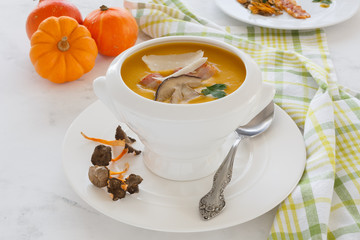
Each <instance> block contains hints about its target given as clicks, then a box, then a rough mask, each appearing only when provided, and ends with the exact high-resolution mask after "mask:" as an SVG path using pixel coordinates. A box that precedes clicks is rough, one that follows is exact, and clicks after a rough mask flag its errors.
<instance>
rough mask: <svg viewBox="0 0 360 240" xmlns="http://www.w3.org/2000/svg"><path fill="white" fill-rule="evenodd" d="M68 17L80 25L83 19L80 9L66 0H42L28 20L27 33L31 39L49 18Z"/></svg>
mask: <svg viewBox="0 0 360 240" xmlns="http://www.w3.org/2000/svg"><path fill="white" fill-rule="evenodd" d="M51 16H54V17H60V16H68V17H72V18H75V19H76V21H78V23H79V24H82V23H83V19H82V16H81V13H80V11H79V9H78V8H77V7H76V6H75V5H73V4H71V3H69V2H68V1H66V0H40V1H39V4H38V5H37V7H36V8H35V9H34V10H33V11H32V12H31V13H30V14H29V16H28V18H27V20H26V33H27V35H28V38H29V39H31V36H32V35H33V33H34V32H35V31H36V30H37V29H38V27H39V25H40V23H41V22H42V21H43V20H45V19H46V18H48V17H51Z"/></svg>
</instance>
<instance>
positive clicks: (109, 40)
mask: <svg viewBox="0 0 360 240" xmlns="http://www.w3.org/2000/svg"><path fill="white" fill-rule="evenodd" d="M84 26H85V27H87V28H88V29H89V31H90V32H91V35H92V37H93V38H94V39H95V41H96V44H97V47H98V49H99V53H101V54H103V55H105V56H117V55H119V54H120V53H122V52H123V51H124V50H126V49H128V48H129V47H132V46H134V45H135V42H136V40H137V36H138V26H137V23H136V20H135V18H134V17H133V16H132V15H131V13H130V12H129V11H128V10H126V9H124V8H118V7H114V8H108V7H107V6H105V5H102V6H101V7H100V8H99V9H97V10H94V11H92V12H91V13H89V14H88V15H87V16H86V17H85V19H84Z"/></svg>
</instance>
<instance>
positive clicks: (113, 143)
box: [81, 132, 125, 146]
mask: <svg viewBox="0 0 360 240" xmlns="http://www.w3.org/2000/svg"><path fill="white" fill-rule="evenodd" d="M81 135H83V137H84V138H86V139H88V140H91V141H94V142H99V143H102V144H105V145H110V146H125V140H105V139H101V138H92V137H88V136H86V135H85V134H84V133H83V132H81Z"/></svg>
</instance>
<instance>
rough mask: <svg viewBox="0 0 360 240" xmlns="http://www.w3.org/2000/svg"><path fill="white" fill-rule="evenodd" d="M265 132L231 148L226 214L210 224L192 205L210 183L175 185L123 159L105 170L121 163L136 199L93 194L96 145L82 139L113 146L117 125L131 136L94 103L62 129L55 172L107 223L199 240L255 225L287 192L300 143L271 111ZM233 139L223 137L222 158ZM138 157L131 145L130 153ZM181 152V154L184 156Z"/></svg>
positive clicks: (298, 165)
mask: <svg viewBox="0 0 360 240" xmlns="http://www.w3.org/2000/svg"><path fill="white" fill-rule="evenodd" d="M275 110H276V111H275V119H274V122H273V125H272V126H271V127H270V128H269V130H268V131H267V132H265V133H263V134H262V135H260V136H259V137H256V138H253V139H250V140H248V141H244V142H243V143H242V144H240V146H239V150H238V152H237V155H236V159H235V163H234V172H233V179H232V181H231V182H230V184H229V186H228V187H227V189H226V190H225V198H226V201H227V206H226V208H225V209H224V210H223V212H222V213H221V214H220V215H219V216H217V217H216V218H214V219H212V220H210V221H204V220H202V219H201V217H200V214H199V211H198V203H199V199H200V198H201V197H202V196H203V195H204V194H205V193H207V192H208V190H209V189H210V187H211V184H212V176H208V177H205V178H202V179H200V180H196V181H187V182H177V181H170V180H166V179H163V178H160V177H158V176H157V175H155V174H153V173H152V172H150V171H149V170H148V169H147V168H146V166H145V165H144V163H143V159H142V155H141V154H140V155H139V156H132V155H126V157H124V158H123V159H121V160H120V161H119V162H116V163H115V164H114V165H111V166H110V168H111V169H114V170H116V169H121V168H122V167H123V165H124V163H125V162H129V164H130V169H129V171H128V173H129V174H130V173H135V174H139V175H140V176H142V177H143V179H144V180H143V182H142V183H141V184H140V192H139V193H136V194H133V195H127V196H126V198H124V199H120V200H118V201H112V199H111V197H110V196H109V194H108V193H107V192H106V189H99V188H97V187H94V186H93V185H92V184H91V183H90V182H89V180H88V177H87V172H88V169H89V166H91V162H90V158H91V155H92V152H93V150H94V147H95V146H96V145H97V143H95V142H92V141H89V140H86V139H84V138H83V137H82V136H81V134H80V132H84V133H85V134H87V135H88V136H92V137H97V138H105V139H114V134H115V129H116V127H117V126H118V125H121V126H122V127H123V128H124V130H125V131H126V132H127V133H128V135H129V136H134V137H135V138H136V139H137V136H136V135H135V134H134V133H132V132H131V130H130V129H128V128H127V127H126V125H125V124H123V123H121V122H119V121H117V120H116V119H115V117H114V116H113V115H112V114H111V113H110V111H109V110H108V109H107V108H106V107H105V106H104V105H103V104H102V103H101V102H100V101H97V102H95V103H94V104H92V105H90V106H89V107H88V108H87V109H85V110H84V111H83V112H82V113H81V114H80V115H79V116H78V117H77V118H76V119H75V120H74V122H73V123H72V124H71V126H70V127H69V129H68V131H67V133H66V136H65V139H64V143H63V166H64V170H65V173H66V175H67V178H68V180H69V182H70V184H71V186H72V187H73V189H74V190H75V192H76V193H77V194H78V195H79V196H80V197H81V198H82V199H83V200H84V201H86V202H87V203H88V204H89V205H90V206H92V207H93V208H95V209H97V210H98V211H99V212H101V213H103V214H104V215H107V216H109V217H111V218H113V219H115V220H118V221H120V222H123V223H127V224H130V225H133V226H137V227H141V228H145V229H151V230H158V231H166V232H201V231H209V230H216V229H222V228H227V227H231V226H234V225H237V224H241V223H244V222H246V221H249V220H251V219H253V218H256V217H258V216H260V215H262V214H264V213H266V212H267V211H269V210H271V209H273V208H274V207H276V206H277V205H278V204H279V203H280V202H281V201H283V200H284V199H285V198H286V197H287V196H288V195H289V194H290V192H291V191H292V190H293V189H294V187H295V186H296V184H297V183H298V181H299V179H300V178H301V176H302V173H303V170H304V167H305V161H306V152H305V145H304V141H303V138H302V135H301V133H300V131H299V129H298V128H297V126H296V125H295V123H294V122H293V121H292V119H291V118H290V117H289V116H288V115H287V114H286V113H285V112H284V111H283V110H281V109H280V108H279V107H277V106H276V108H275ZM234 138H235V135H231V136H229V137H228V139H227V141H226V143H225V144H224V146H223V151H222V152H223V153H222V154H221V155H222V157H223V156H224V155H225V154H226V152H227V150H228V149H229V148H230V145H231V143H232V142H233V140H234ZM133 146H134V147H137V148H138V149H142V147H143V146H142V144H141V143H140V142H139V141H137V142H136V143H135V144H134V145H133ZM184 151H186V149H184Z"/></svg>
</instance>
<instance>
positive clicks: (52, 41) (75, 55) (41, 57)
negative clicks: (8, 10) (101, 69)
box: [30, 16, 98, 83]
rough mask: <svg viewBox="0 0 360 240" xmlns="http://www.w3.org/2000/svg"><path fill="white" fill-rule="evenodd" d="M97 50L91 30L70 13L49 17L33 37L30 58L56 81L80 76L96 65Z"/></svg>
mask: <svg viewBox="0 0 360 240" xmlns="http://www.w3.org/2000/svg"><path fill="white" fill-rule="evenodd" d="M55 26H57V27H55ZM97 54H98V50H97V47H96V43H95V41H94V39H92V37H91V34H90V32H89V31H88V30H87V29H86V27H84V26H82V25H79V24H78V22H77V21H76V20H75V19H74V18H71V17H67V16H62V17H59V18H57V17H49V18H47V19H45V20H44V21H42V22H41V24H40V25H39V28H38V30H37V31H36V32H35V33H34V34H33V35H32V37H31V49H30V59H31V62H32V64H33V65H34V67H35V70H36V72H37V73H38V74H39V75H40V76H41V77H43V78H46V79H48V80H50V81H52V82H54V83H64V82H69V81H74V80H76V79H79V78H80V77H81V76H82V75H83V74H85V73H87V72H89V71H90V70H91V69H92V68H93V67H94V65H95V59H96V56H97Z"/></svg>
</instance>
